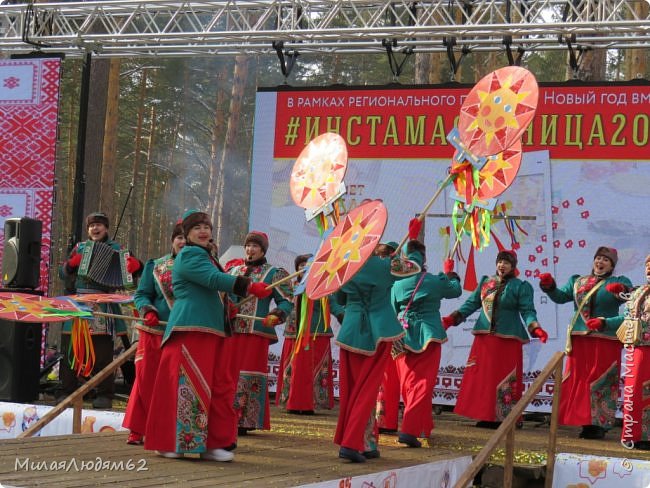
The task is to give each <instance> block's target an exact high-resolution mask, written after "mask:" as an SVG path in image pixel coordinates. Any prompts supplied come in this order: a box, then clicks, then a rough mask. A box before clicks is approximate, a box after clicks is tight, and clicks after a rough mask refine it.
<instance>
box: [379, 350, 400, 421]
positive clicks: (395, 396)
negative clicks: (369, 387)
mask: <svg viewBox="0 0 650 488" xmlns="http://www.w3.org/2000/svg"><path fill="white" fill-rule="evenodd" d="M399 400H400V383H399V375H398V373H397V364H396V362H395V361H394V360H393V359H392V358H391V359H389V360H388V362H387V363H386V369H385V370H384V378H383V381H382V382H381V386H380V387H379V394H378V395H377V426H378V427H379V428H383V429H390V430H397V420H398V416H399Z"/></svg>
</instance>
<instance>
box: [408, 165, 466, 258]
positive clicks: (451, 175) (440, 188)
mask: <svg viewBox="0 0 650 488" xmlns="http://www.w3.org/2000/svg"><path fill="white" fill-rule="evenodd" d="M455 177H456V174H455V173H449V174H448V175H447V177H446V178H445V179H444V180H443V182H442V183H440V186H438V189H437V190H436V192H435V193H434V194H433V196H432V197H431V200H429V201H428V202H427V204H426V205H425V206H424V209H423V210H422V212H420V214H419V215H418V216H417V219H418V220H419V221H422V220H423V219H424V217H426V214H427V212H428V211H429V209H430V208H431V205H433V202H435V201H436V200H437V199H438V197H439V196H440V194H441V193H442V191H443V190H444V189H445V187H446V186H447V185H448V184H449V182H451V180H453V179H454V178H455ZM408 238H409V234H408V232H407V233H406V235H405V236H404V237H403V238H402V240H401V241H400V243H399V245H398V246H397V249H395V252H396V253H397V252H399V250H400V249H402V246H403V245H404V243H405V242H406V240H407V239H408Z"/></svg>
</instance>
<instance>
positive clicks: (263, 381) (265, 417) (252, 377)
mask: <svg viewBox="0 0 650 488" xmlns="http://www.w3.org/2000/svg"><path fill="white" fill-rule="evenodd" d="M228 340H229V341H230V343H231V347H232V349H233V351H234V352H235V355H236V359H235V363H234V364H235V365H236V373H237V374H238V376H239V379H238V380H237V391H236V394H235V412H236V414H237V418H238V425H239V427H244V428H252V429H264V430H269V429H271V411H270V409H269V407H270V401H269V388H268V383H267V377H268V369H269V343H270V339H268V338H266V337H262V336H258V335H255V334H233V335H232V337H230V338H229V339H228Z"/></svg>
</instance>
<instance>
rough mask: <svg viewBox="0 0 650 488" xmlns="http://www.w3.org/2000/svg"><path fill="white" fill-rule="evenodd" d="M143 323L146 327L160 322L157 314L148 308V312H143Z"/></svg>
mask: <svg viewBox="0 0 650 488" xmlns="http://www.w3.org/2000/svg"><path fill="white" fill-rule="evenodd" d="M143 323H144V325H146V326H147V327H155V326H156V325H158V324H160V320H159V319H158V314H157V313H156V312H154V311H153V310H150V311H149V312H147V313H146V314H144V322H143Z"/></svg>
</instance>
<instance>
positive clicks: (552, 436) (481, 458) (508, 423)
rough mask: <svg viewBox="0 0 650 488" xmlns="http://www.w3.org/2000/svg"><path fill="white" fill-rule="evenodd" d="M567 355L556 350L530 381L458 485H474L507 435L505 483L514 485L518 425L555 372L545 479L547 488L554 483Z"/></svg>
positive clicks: (457, 487)
mask: <svg viewBox="0 0 650 488" xmlns="http://www.w3.org/2000/svg"><path fill="white" fill-rule="evenodd" d="M563 359H564V352H556V353H555V354H554V355H553V357H552V358H551V360H550V361H549V362H548V364H547V365H546V366H545V367H544V369H543V370H542V372H541V373H540V374H539V376H538V377H537V378H536V379H535V381H534V382H533V384H532V385H530V387H529V388H528V390H527V391H526V393H525V394H524V395H523V396H522V397H521V399H520V400H519V401H518V402H517V403H516V405H515V406H514V408H513V409H512V410H511V411H510V414H509V415H508V416H507V417H506V418H505V420H504V421H503V422H502V423H501V425H500V426H499V428H498V429H497V430H496V431H495V432H494V434H493V435H492V437H490V438H489V439H488V442H487V443H486V444H485V446H484V447H483V449H481V451H480V452H479V453H478V455H477V456H476V457H475V458H474V461H472V464H470V465H469V466H468V467H467V469H466V470H465V472H464V473H463V474H462V476H461V477H460V479H459V480H458V481H457V482H456V484H455V485H454V487H455V488H465V487H467V486H468V485H469V486H471V483H472V481H473V480H474V477H475V476H476V474H477V473H478V472H479V471H480V470H481V468H482V467H483V465H485V463H486V461H487V460H488V459H489V458H490V456H491V455H492V452H493V451H494V450H495V449H496V448H497V446H498V445H499V444H500V443H501V441H502V440H503V438H505V440H506V458H505V463H504V466H503V468H504V469H503V486H504V488H511V487H512V473H513V467H514V455H515V427H516V426H517V422H518V421H519V418H520V417H521V415H522V414H523V413H524V410H525V409H526V407H527V406H528V404H529V403H530V402H531V401H532V400H533V398H535V395H537V393H538V392H539V391H540V390H541V389H542V387H543V386H544V383H546V380H548V379H549V378H550V377H551V375H554V376H555V387H554V390H553V405H552V407H551V427H550V430H549V439H548V448H547V451H546V479H545V483H544V486H545V488H550V487H551V484H552V482H553V468H554V467H555V446H556V442H557V424H558V410H559V406H560V389H561V386H562V364H563Z"/></svg>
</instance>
